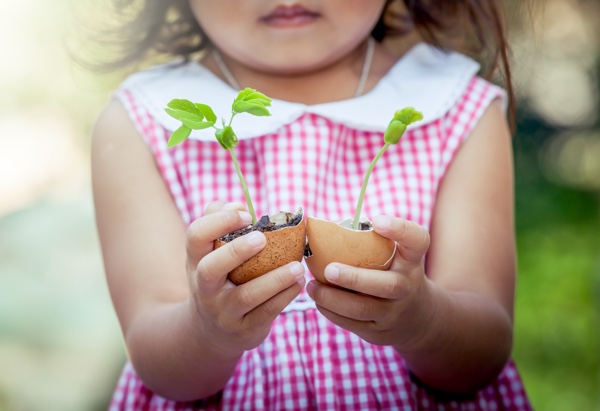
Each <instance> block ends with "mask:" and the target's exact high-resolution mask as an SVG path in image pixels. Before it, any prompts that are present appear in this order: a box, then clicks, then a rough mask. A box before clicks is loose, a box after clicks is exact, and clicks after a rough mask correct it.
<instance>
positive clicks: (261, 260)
mask: <svg viewBox="0 0 600 411" xmlns="http://www.w3.org/2000/svg"><path fill="white" fill-rule="evenodd" d="M252 231H261V232H263V233H264V235H265V237H266V238H267V245H266V246H265V248H263V249H262V250H261V251H260V252H259V253H258V254H256V255H255V256H254V257H252V258H250V259H249V260H247V261H245V262H244V263H243V264H242V265H240V266H238V267H236V268H235V269H234V270H233V271H231V272H230V273H229V279H230V280H231V282H233V283H234V284H236V285H240V284H244V283H247V282H248V281H250V280H253V279H255V278H257V277H260V276H261V275H263V274H266V273H268V272H269V271H272V270H274V269H276V268H278V267H281V266H283V265H286V264H288V263H291V262H292V261H302V257H303V255H304V249H305V246H306V224H305V219H304V213H303V212H302V209H299V210H298V211H297V212H296V213H288V212H284V211H282V212H279V213H277V214H275V215H273V216H271V217H269V216H263V217H262V218H261V219H260V221H259V222H258V223H257V224H255V225H253V226H249V227H246V228H243V229H241V230H238V231H235V232H233V233H229V234H227V235H226V236H224V237H222V238H219V239H218V240H216V241H215V249H217V248H219V247H223V246H224V245H225V244H227V243H228V242H230V241H233V240H234V239H235V238H237V237H240V236H242V235H245V234H248V233H250V232H252Z"/></svg>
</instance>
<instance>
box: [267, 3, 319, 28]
mask: <svg viewBox="0 0 600 411" xmlns="http://www.w3.org/2000/svg"><path fill="white" fill-rule="evenodd" d="M318 18H319V13H316V12H314V11H311V10H308V9H307V8H305V7H303V6H301V5H299V4H294V5H291V6H283V5H281V6H277V7H276V8H275V9H274V10H273V11H272V12H271V13H269V14H267V15H265V16H263V17H261V18H260V20H261V22H263V23H265V24H267V25H268V26H271V27H277V28H285V27H299V26H303V25H307V24H310V23H312V22H314V21H315V20H317V19H318Z"/></svg>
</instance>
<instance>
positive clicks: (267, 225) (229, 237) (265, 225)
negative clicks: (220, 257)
mask: <svg viewBox="0 0 600 411" xmlns="http://www.w3.org/2000/svg"><path fill="white" fill-rule="evenodd" d="M286 217H287V219H286V220H287V221H286V222H285V223H282V224H275V223H274V222H272V221H271V220H270V218H269V216H268V215H264V216H262V217H261V218H260V220H258V222H257V223H256V224H254V225H250V226H248V227H245V228H242V229H240V230H237V231H233V232H231V233H229V234H226V235H224V236H223V237H221V238H219V240H220V241H223V242H224V243H229V242H231V241H233V240H235V239H236V238H238V237H241V236H243V235H246V234H248V233H250V232H252V231H260V232H261V233H266V232H268V231H276V230H281V229H282V228H286V227H294V226H297V225H298V224H300V222H301V221H302V213H296V214H294V213H286Z"/></svg>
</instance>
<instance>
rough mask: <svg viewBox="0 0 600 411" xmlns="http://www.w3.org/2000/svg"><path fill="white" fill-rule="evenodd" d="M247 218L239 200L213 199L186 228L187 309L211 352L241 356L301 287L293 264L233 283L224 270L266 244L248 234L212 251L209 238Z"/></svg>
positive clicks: (300, 276) (301, 270) (245, 222)
mask: <svg viewBox="0 0 600 411" xmlns="http://www.w3.org/2000/svg"><path fill="white" fill-rule="evenodd" d="M250 222H251V217H250V214H248V213H247V212H245V211H244V208H243V205H242V204H238V203H229V204H226V203H224V202H214V203H212V204H210V205H209V206H208V207H207V209H206V213H205V215H204V216H203V217H201V218H199V219H198V220H196V221H194V222H193V223H192V224H191V225H190V227H189V228H188V231H187V273H188V280H189V284H190V291H191V299H190V300H191V303H192V304H191V307H192V308H193V310H194V314H196V315H197V316H198V317H199V321H198V324H199V325H200V327H201V335H203V336H205V337H204V338H205V339H206V341H205V343H204V344H207V345H208V347H207V348H209V349H211V350H214V351H213V352H216V353H219V354H223V355H226V356H229V355H231V356H235V355H239V354H241V353H242V352H243V351H244V350H249V349H252V348H254V347H256V346H258V345H259V344H260V343H261V342H262V341H263V340H264V339H265V338H266V337H267V335H268V333H269V330H270V327H271V323H272V321H273V320H274V319H275V317H277V315H278V314H279V313H280V312H281V311H282V310H283V309H284V308H285V307H286V306H287V305H288V304H289V303H290V302H291V301H292V300H293V299H294V298H295V297H296V296H297V295H298V294H299V293H300V291H301V290H302V287H303V286H304V267H303V266H302V264H300V263H298V262H293V263H290V264H288V265H286V266H283V267H280V268H278V269H276V270H273V271H271V272H269V273H267V274H265V275H263V276H261V277H259V278H256V279H254V280H252V281H250V282H248V283H246V284H243V285H239V286H236V285H234V284H233V283H232V282H230V281H229V280H228V279H227V275H228V273H229V272H230V271H231V270H233V269H234V268H235V267H237V266H239V265H240V264H242V263H243V262H244V261H245V260H247V259H249V258H250V257H252V256H254V255H255V254H257V253H258V252H259V251H260V250H262V249H263V248H264V246H265V245H266V239H265V236H264V234H262V233H260V232H253V233H251V234H248V235H245V236H243V237H240V238H238V239H235V240H233V241H232V242H230V243H228V244H227V245H225V246H223V247H221V248H219V249H217V250H214V251H213V242H214V240H215V239H217V238H220V237H222V236H223V235H225V234H227V233H229V232H232V231H235V230H238V229H240V228H243V227H245V226H247V225H249V224H250Z"/></svg>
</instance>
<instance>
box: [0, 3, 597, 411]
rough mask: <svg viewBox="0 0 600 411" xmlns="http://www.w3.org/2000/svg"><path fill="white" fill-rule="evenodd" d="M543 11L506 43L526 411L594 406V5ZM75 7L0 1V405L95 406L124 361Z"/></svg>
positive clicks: (101, 96)
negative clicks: (108, 276)
mask: <svg viewBox="0 0 600 411" xmlns="http://www.w3.org/2000/svg"><path fill="white" fill-rule="evenodd" d="M521 1H525V0H521ZM70 2H71V3H70ZM541 3H542V5H541V7H539V8H537V9H535V10H534V21H533V22H528V23H527V24H526V26H525V27H520V28H519V27H517V28H515V30H514V31H513V35H512V40H513V42H514V43H513V44H514V46H513V47H514V49H513V56H512V59H513V64H514V66H513V67H514V70H515V75H516V85H517V95H518V98H519V112H518V133H517V136H516V138H515V164H516V183H517V201H516V205H517V232H518V248H519V284H518V290H517V307H516V339H515V350H514V356H515V358H516V361H517V363H518V365H519V368H520V370H521V373H522V375H523V378H524V382H525V386H526V388H527V390H528V392H529V394H530V397H531V400H532V402H533V404H534V406H535V408H536V409H538V410H557V411H558V410H600V333H599V330H600V117H599V108H600V99H599V93H598V91H599V90H600V85H599V84H598V82H599V81H600V40H599V39H600V30H599V27H600V3H598V2H597V1H596V0H589V1H584V0H544V1H542V2H541ZM72 4H73V2H72V0H55V1H52V2H50V1H44V0H29V1H23V2H1V3H0V47H1V48H0V50H1V52H2V54H1V56H2V64H1V65H0V410H11V411H12V410H23V411H29V410H50V411H51V410H62V411H70V410H102V409H105V408H106V406H107V403H108V401H109V397H110V394H111V392H112V389H113V387H114V384H115V381H116V378H117V376H118V373H119V371H120V368H121V366H122V364H123V361H124V359H125V353H124V349H123V345H122V341H121V336H120V332H119V327H118V324H117V321H116V318H115V315H114V312H113V309H112V306H111V304H110V298H109V296H108V292H107V288H106V285H105V283H104V278H103V272H102V262H101V257H100V252H99V246H98V241H97V237H96V232H95V227H94V214H93V207H92V199H91V193H90V173H89V154H88V152H89V134H90V129H91V126H92V124H93V122H94V119H95V116H96V115H97V113H98V111H99V110H100V109H101V107H102V106H103V105H104V104H105V102H106V101H107V99H108V98H109V95H110V91H111V89H112V88H113V87H115V85H116V84H117V83H116V82H115V79H114V78H111V79H108V78H106V77H102V76H98V75H93V74H91V73H89V72H86V71H84V70H82V69H80V68H78V67H77V66H76V65H74V64H73V63H72V61H71V60H70V59H69V57H68V55H67V52H66V49H65V45H67V44H69V43H70V41H71V40H73V39H74V38H75V37H77V35H78V34H77V32H76V31H75V30H73V24H71V23H72V19H73V13H72V10H71V6H70V5H72Z"/></svg>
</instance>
